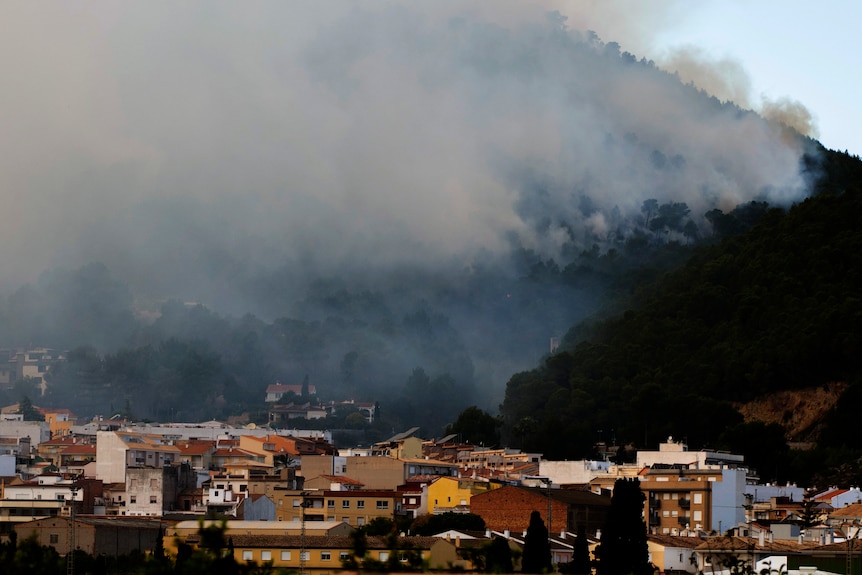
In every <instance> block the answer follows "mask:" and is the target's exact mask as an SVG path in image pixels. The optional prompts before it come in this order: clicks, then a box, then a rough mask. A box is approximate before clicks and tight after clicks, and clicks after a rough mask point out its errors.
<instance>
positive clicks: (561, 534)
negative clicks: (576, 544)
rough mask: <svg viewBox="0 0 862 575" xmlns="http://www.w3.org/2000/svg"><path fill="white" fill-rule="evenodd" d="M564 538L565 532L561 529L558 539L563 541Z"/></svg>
mask: <svg viewBox="0 0 862 575" xmlns="http://www.w3.org/2000/svg"><path fill="white" fill-rule="evenodd" d="M565 538H566V530H565V529H563V530H562V531H560V539H565Z"/></svg>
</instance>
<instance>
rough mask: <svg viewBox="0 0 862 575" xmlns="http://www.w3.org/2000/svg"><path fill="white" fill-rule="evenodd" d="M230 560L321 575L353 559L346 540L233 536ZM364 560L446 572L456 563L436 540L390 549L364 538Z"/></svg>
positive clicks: (448, 547) (413, 540) (450, 548)
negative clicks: (269, 563)
mask: <svg viewBox="0 0 862 575" xmlns="http://www.w3.org/2000/svg"><path fill="white" fill-rule="evenodd" d="M231 540H232V541H233V545H234V558H235V559H236V560H237V561H239V562H241V563H257V564H261V563H267V562H271V563H272V565H273V567H275V568H286V569H289V570H297V571H302V572H303V573H313V574H315V575H324V574H329V573H337V572H340V571H343V567H342V562H343V561H345V560H349V559H351V558H352V557H353V542H352V541H351V539H350V537H321V536H309V535H306V536H305V537H302V536H300V535H278V536H267V537H261V536H256V535H233V536H231ZM367 543H368V551H367V553H366V556H365V560H366V561H368V560H371V561H377V562H381V563H389V564H390V565H391V564H392V562H394V561H397V562H398V563H400V564H403V565H405V567H406V566H408V565H411V564H412V565H422V566H424V567H427V568H429V569H446V568H448V567H449V565H452V564H454V562H455V561H457V560H458V555H457V552H456V548H455V546H454V545H453V544H452V543H451V542H448V541H446V540H445V539H440V538H437V537H400V538H399V539H398V542H397V544H396V545H397V547H396V548H394V549H393V548H391V547H390V543H389V542H388V541H387V538H385V537H368V538H367Z"/></svg>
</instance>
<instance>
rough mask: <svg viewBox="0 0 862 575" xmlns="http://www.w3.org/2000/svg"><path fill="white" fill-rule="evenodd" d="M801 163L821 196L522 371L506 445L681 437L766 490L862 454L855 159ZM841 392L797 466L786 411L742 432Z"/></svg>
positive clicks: (704, 250) (712, 249)
mask: <svg viewBox="0 0 862 575" xmlns="http://www.w3.org/2000/svg"><path fill="white" fill-rule="evenodd" d="M815 166H816V168H817V169H815ZM807 168H808V171H809V173H811V174H812V175H813V176H814V179H813V180H812V182H813V185H814V187H815V190H816V194H815V195H814V196H812V197H810V198H808V199H806V200H804V201H802V202H801V203H799V204H797V205H794V206H793V207H792V208H791V209H789V210H787V211H783V210H779V209H769V210H767V211H765V212H764V213H763V215H762V217H761V219H760V221H759V222H758V224H757V225H756V226H754V227H753V228H752V229H751V230H750V231H749V232H746V233H743V234H740V235H736V236H733V237H728V238H725V239H724V240H723V241H721V242H719V243H716V244H714V245H709V246H702V247H700V248H698V249H696V250H695V252H694V254H693V256H692V257H691V259H690V260H689V261H688V262H687V264H686V265H684V266H683V267H681V268H679V269H677V270H675V271H673V272H669V273H666V274H664V275H663V276H662V277H661V278H660V279H659V280H658V281H656V282H654V283H651V284H649V285H642V286H639V287H638V288H636V289H635V290H634V292H633V293H632V297H631V299H630V300H629V304H628V308H627V309H626V310H625V311H623V312H622V313H620V314H619V315H616V316H613V317H611V318H609V319H604V320H600V321H595V322H593V323H590V324H581V325H579V326H578V327H577V328H576V329H573V330H571V331H570V333H569V334H568V336H567V338H566V340H565V349H566V351H564V352H562V353H558V354H556V355H553V356H550V357H548V358H546V360H545V361H544V362H543V364H542V365H541V366H540V367H538V368H537V369H535V370H532V371H529V372H524V373H520V374H517V375H515V376H514V377H513V378H512V379H511V380H510V381H509V383H508V386H507V391H506V399H505V401H504V403H503V405H502V412H503V416H504V419H505V421H506V423H507V430H508V433H509V437H510V439H511V440H512V441H513V442H521V443H522V444H523V446H524V447H526V448H528V449H540V448H542V447H544V450H545V452H546V455H548V456H550V457H570V458H571V457H578V456H586V455H590V454H591V452H592V449H593V445H594V444H595V443H596V442H597V441H605V442H609V443H610V442H612V443H618V444H620V445H626V444H631V445H632V446H634V447H654V446H655V445H656V444H657V443H658V442H659V441H660V440H663V439H664V438H666V437H667V436H669V435H673V436H675V437H681V438H686V439H687V441H688V443H689V445H690V446H691V447H693V448H705V447H713V448H729V449H737V450H740V451H743V452H744V453H746V454H747V455H748V456H749V458H750V459H752V463H753V464H754V465H759V466H760V467H761V469H760V471H761V473H762V474H763V475H766V476H767V479H781V478H786V477H788V476H789V475H790V474H803V473H808V474H809V475H810V474H812V473H813V472H814V471H813V470H811V469H810V467H811V465H812V462H813V460H812V458H815V457H820V458H821V460H820V461H821V463H823V464H826V459H825V458H826V456H825V455H824V454H825V453H826V451H827V450H828V449H847V450H856V449H858V448H860V447H862V441H860V440H859V439H857V437H858V434H855V433H852V432H849V431H851V429H850V428H848V426H849V425H850V422H851V421H852V420H853V418H852V416H851V415H850V413H851V412H852V411H854V409H853V408H852V407H851V406H855V405H859V404H858V402H857V401H856V398H857V397H858V396H859V393H860V392H859V381H858V379H859V373H860V362H862V333H860V325H862V297H860V294H859V285H860V279H862V228H860V225H859V224H860V222H862V189H860V185H862V163H860V161H859V159H858V158H856V157H851V156H848V155H846V154H840V153H827V154H826V155H825V156H824V159H823V162H822V163H821V164H816V163H814V162H813V161H810V162H809V164H808V166H807ZM833 382H841V383H842V384H846V389H845V391H844V392H843V394H842V395H841V399H840V400H838V401H837V402H836V405H837V407H835V408H834V409H830V410H828V411H827V413H826V416H825V418H824V419H823V421H821V422H811V423H810V425H808V426H807V428H806V429H805V431H810V430H811V429H815V428H817V429H819V430H820V431H819V435H818V436H817V440H818V443H817V445H818V449H817V450H815V454H807V455H805V456H804V458H805V460H804V463H803V462H802V461H801V460H800V462H799V463H794V457H793V456H795V455H796V454H795V453H787V448H786V440H787V439H810V438H809V437H804V438H794V437H792V435H793V432H794V429H793V427H792V426H791V425H789V422H790V421H792V420H793V416H792V413H785V412H787V411H788V410H792V409H793V408H794V406H793V404H791V403H789V402H788V403H787V404H786V405H781V402H776V403H777V404H776V403H772V404H770V405H774V406H775V407H774V408H775V409H776V410H779V411H780V412H781V413H780V415H779V416H778V417H775V416H772V415H770V416H766V415H764V416H763V418H762V419H761V420H758V421H752V420H751V419H749V421H748V422H746V421H745V420H744V418H743V415H742V413H741V411H740V408H739V407H738V406H739V405H740V404H743V403H748V402H752V401H755V400H758V399H761V400H762V398H768V397H771V396H774V397H782V396H781V395H779V394H780V393H782V392H786V391H787V390H801V389H806V388H811V387H816V386H824V385H828V384H831V383H833ZM762 405H766V404H765V403H762ZM848 432H849V433H848ZM560 437H565V438H566V439H565V441H560V440H559V438H560ZM555 438H556V440H555ZM759 451H762V452H763V453H760V454H758V453H757V452H759ZM853 453H855V451H853ZM778 454H782V455H783V456H784V458H783V461H782V460H779V458H778ZM800 457H802V456H800ZM847 457H852V455H848V454H847V453H845V455H844V458H845V459H846V458H847ZM794 466H796V468H794ZM799 467H801V469H800V468H799ZM794 478H795V477H794Z"/></svg>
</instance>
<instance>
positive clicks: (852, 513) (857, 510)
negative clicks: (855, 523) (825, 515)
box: [829, 503, 862, 517]
mask: <svg viewBox="0 0 862 575" xmlns="http://www.w3.org/2000/svg"><path fill="white" fill-rule="evenodd" d="M829 517H862V503H851V504H850V505H847V506H846V507H840V508H838V509H836V510H835V511H832V512H831V513H829Z"/></svg>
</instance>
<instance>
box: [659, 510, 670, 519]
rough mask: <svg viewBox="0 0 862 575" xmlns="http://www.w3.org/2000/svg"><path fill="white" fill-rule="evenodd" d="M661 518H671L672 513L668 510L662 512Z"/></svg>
mask: <svg viewBox="0 0 862 575" xmlns="http://www.w3.org/2000/svg"><path fill="white" fill-rule="evenodd" d="M661 516H662V517H670V511H668V510H667V509H665V510H663V511H662V512H661Z"/></svg>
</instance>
